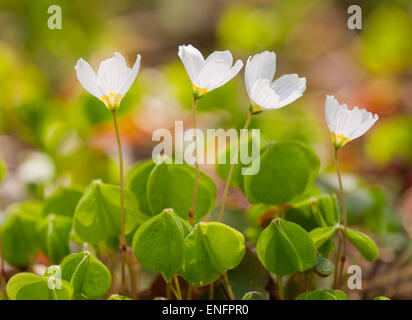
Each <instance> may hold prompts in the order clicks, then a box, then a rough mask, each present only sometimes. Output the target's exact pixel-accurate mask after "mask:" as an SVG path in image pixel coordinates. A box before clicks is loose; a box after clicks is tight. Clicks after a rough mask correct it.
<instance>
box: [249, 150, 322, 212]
mask: <svg viewBox="0 0 412 320" xmlns="http://www.w3.org/2000/svg"><path fill="white" fill-rule="evenodd" d="M319 166H320V162H319V159H318V157H317V156H316V154H315V153H314V152H313V151H312V150H311V149H310V148H309V147H307V146H305V145H304V144H302V143H298V142H277V143H271V144H269V145H268V147H267V148H266V149H265V150H264V151H263V153H262V154H261V158H260V170H259V172H258V173H257V174H255V175H245V176H244V184H245V185H244V187H245V194H246V196H247V198H248V199H249V201H250V202H252V203H256V202H261V203H265V204H284V203H288V202H290V201H292V200H293V198H295V197H297V196H299V195H300V194H302V193H304V192H305V190H306V189H307V188H308V187H309V186H310V185H311V184H312V183H313V182H314V180H315V178H316V175H317V173H318V171H319Z"/></svg>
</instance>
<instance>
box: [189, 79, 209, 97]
mask: <svg viewBox="0 0 412 320" xmlns="http://www.w3.org/2000/svg"><path fill="white" fill-rule="evenodd" d="M192 88H193V95H194V97H195V98H196V99H199V98H201V97H203V96H204V95H205V94H206V93H208V92H209V91H207V89H204V88H198V87H196V86H195V85H194V84H193V83H192Z"/></svg>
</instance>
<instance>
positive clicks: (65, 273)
mask: <svg viewBox="0 0 412 320" xmlns="http://www.w3.org/2000/svg"><path fill="white" fill-rule="evenodd" d="M60 266H61V271H62V279H64V280H66V281H70V283H71V284H72V286H73V292H74V295H75V296H76V297H79V296H84V297H86V298H92V299H93V298H100V297H102V296H103V295H105V294H106V292H107V291H108V290H109V289H110V284H111V281H112V277H111V275H110V272H109V270H107V268H106V267H105V265H104V264H103V263H101V262H100V261H99V260H97V259H96V258H95V257H94V256H93V255H92V254H91V253H90V252H87V251H84V252H79V253H74V254H71V255H68V256H67V257H65V258H64V259H63V261H62V263H61V265H60Z"/></svg>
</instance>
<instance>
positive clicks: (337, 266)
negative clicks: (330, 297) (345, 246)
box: [333, 231, 342, 290]
mask: <svg viewBox="0 0 412 320" xmlns="http://www.w3.org/2000/svg"><path fill="white" fill-rule="evenodd" d="M341 245H342V237H341V233H340V231H339V232H338V245H337V249H336V258H335V277H334V279H333V289H334V290H335V289H337V288H338V283H339V280H340V279H339V262H340V252H341Z"/></svg>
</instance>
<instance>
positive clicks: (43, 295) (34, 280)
mask: <svg viewBox="0 0 412 320" xmlns="http://www.w3.org/2000/svg"><path fill="white" fill-rule="evenodd" d="M6 291H7V296H8V298H9V299H10V300H70V299H71V296H72V287H71V285H70V283H68V282H67V281H64V280H62V282H61V288H60V289H59V288H57V287H56V288H55V289H50V288H49V278H48V277H42V276H39V275H36V274H33V273H27V272H22V273H18V274H16V275H14V276H13V277H11V278H10V280H9V282H8V283H7V287H6Z"/></svg>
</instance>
